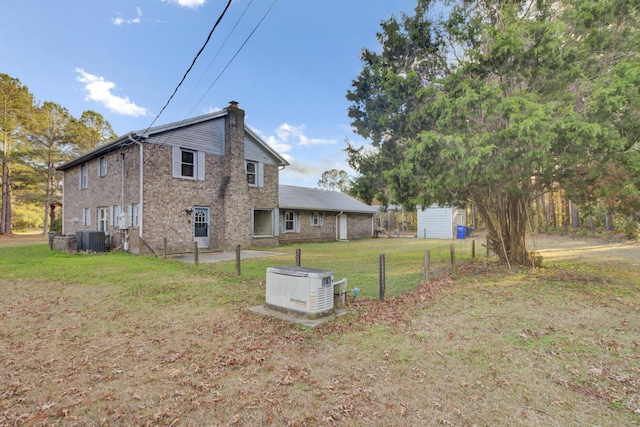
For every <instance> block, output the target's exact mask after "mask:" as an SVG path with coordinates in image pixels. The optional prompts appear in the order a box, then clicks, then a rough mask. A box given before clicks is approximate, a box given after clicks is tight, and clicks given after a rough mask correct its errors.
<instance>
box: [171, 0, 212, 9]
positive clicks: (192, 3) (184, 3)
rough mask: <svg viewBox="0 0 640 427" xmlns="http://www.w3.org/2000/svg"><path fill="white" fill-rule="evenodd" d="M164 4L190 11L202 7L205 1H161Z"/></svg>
mask: <svg viewBox="0 0 640 427" xmlns="http://www.w3.org/2000/svg"><path fill="white" fill-rule="evenodd" d="M162 1H163V2H166V3H174V4H177V5H179V6H181V7H188V8H191V9H196V8H198V7H200V6H204V4H205V3H206V2H207V0H162Z"/></svg>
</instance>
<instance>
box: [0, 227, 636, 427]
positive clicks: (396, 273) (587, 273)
mask: <svg viewBox="0 0 640 427" xmlns="http://www.w3.org/2000/svg"><path fill="white" fill-rule="evenodd" d="M541 240H543V239H541ZM448 243H449V242H446V243H445V244H442V243H440V246H437V244H436V243H432V242H425V241H419V240H415V239H411V240H410V239H380V240H373V241H372V240H369V241H357V242H350V243H327V244H316V245H297V246H286V247H281V248H278V249H277V250H278V251H280V252H283V254H284V255H282V256H279V257H272V258H262V259H254V260H246V261H244V262H243V265H242V271H243V275H242V276H240V277H238V276H236V275H235V264H234V263H225V264H209V265H206V264H201V265H199V266H197V267H196V266H194V265H192V264H185V263H181V262H178V261H175V260H162V259H158V258H151V257H135V256H130V255H127V254H122V253H114V254H106V255H92V256H87V255H71V256H69V255H65V254H62V253H57V252H50V251H48V249H47V246H46V244H41V243H40V244H29V245H16V244H7V243H6V241H0V293H1V295H2V298H0V354H2V359H1V360H0V425H53V424H58V425H174V426H177V425H184V426H191V425H193V426H200V425H250V426H253V425H256V426H258V425H277V426H281V425H282V426H284V425H290V426H303V425H320V426H322V425H348V426H371V425H380V426H388V425H394V426H416V425H458V426H466V425H469V426H471V425H523V426H530V425H540V426H548V425H558V426H564V425H600V426H618V425H638V424H640V391H639V390H640V322H639V320H640V267H639V266H638V259H640V248H639V247H638V245H625V246H621V247H620V248H617V249H616V252H615V253H616V254H620V253H624V255H625V256H621V257H617V256H615V257H614V256H613V255H612V254H609V253H608V254H607V256H603V255H602V254H603V252H602V251H596V250H595V249H594V250H591V249H590V248H587V249H585V247H582V249H581V251H582V252H577V249H576V246H575V245H574V246H572V244H571V241H568V240H558V241H555V242H554V240H549V241H547V242H544V241H543V242H537V245H538V246H537V247H538V248H540V249H541V251H542V252H543V254H544V255H545V261H546V262H545V265H546V268H543V269H538V270H521V271H514V272H509V271H506V269H504V268H503V267H499V266H496V265H494V264H493V263H492V262H485V260H484V259H483V258H482V259H478V260H476V262H474V263H470V262H468V261H469V260H470V250H469V241H464V242H455V243H456V245H459V246H457V247H456V258H457V259H462V260H463V261H464V260H465V259H466V260H467V261H466V262H461V263H460V265H459V266H458V268H457V271H456V275H455V278H452V277H451V275H450V274H448V270H447V269H448V268H449V267H448V266H447V265H448V262H449V257H450V252H449V246H448ZM579 243H580V242H576V244H579ZM554 244H555V245H556V246H553V245H554ZM430 245H431V246H430ZM545 245H546V246H545ZM296 248H301V249H302V265H304V266H308V267H316V268H326V269H331V270H333V271H334V274H335V278H336V279H339V278H342V277H347V278H348V280H349V288H350V289H351V288H353V287H355V286H357V287H359V288H360V289H361V290H362V294H361V295H362V297H359V298H358V299H357V300H356V301H355V303H352V304H351V305H350V306H349V307H348V312H347V314H346V315H344V316H342V317H340V318H337V319H335V320H334V321H332V322H329V323H327V324H325V325H323V326H320V327H318V328H315V329H308V328H304V327H301V326H297V325H293V324H289V323H286V322H284V321H281V320H277V319H272V318H268V317H263V316H260V315H257V314H254V313H252V312H249V311H248V310H247V309H248V308H249V307H251V306H255V305H258V304H261V303H262V302H263V301H264V271H265V269H266V267H268V266H277V265H285V264H288V265H291V264H293V262H294V256H295V249H296ZM558 248H561V250H560V249H558ZM425 249H430V250H431V257H432V266H433V269H434V271H435V272H438V273H439V274H438V275H437V277H435V278H434V279H432V280H431V281H430V282H429V283H428V284H426V285H422V286H419V281H420V278H421V277H422V259H423V254H424V250H425ZM596 249H606V247H605V246H602V248H600V247H598V248H596ZM545 250H546V253H545ZM380 253H385V256H386V262H387V268H386V270H387V298H386V299H385V301H378V300H377V297H378V293H377V292H378V287H377V286H378V284H377V280H378V255H379V254H380ZM578 253H580V254H584V257H582V256H583V255H580V257H577V255H576V254H578ZM590 253H596V254H597V256H595V257H591V258H589V257H588V255H589V254H590ZM629 253H630V254H631V255H630V256H627V255H628V254H629Z"/></svg>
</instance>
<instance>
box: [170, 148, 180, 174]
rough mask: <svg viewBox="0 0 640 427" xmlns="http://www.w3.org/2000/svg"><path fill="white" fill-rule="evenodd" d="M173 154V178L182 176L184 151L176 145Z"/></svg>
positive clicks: (172, 149)
mask: <svg viewBox="0 0 640 427" xmlns="http://www.w3.org/2000/svg"><path fill="white" fill-rule="evenodd" d="M171 156H172V168H171V176H172V177H173V178H180V177H181V176H182V170H181V168H180V165H181V164H182V153H181V151H180V147H176V146H175V145H174V146H172V147H171Z"/></svg>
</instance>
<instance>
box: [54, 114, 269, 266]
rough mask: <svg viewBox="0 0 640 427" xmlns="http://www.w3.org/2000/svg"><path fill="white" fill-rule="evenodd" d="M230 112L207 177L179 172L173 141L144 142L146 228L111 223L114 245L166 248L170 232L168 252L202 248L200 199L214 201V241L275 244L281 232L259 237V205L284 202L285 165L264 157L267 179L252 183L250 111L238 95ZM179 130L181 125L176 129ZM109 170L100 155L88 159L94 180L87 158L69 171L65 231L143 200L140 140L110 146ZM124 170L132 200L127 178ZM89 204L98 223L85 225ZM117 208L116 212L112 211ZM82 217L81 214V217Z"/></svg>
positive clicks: (210, 204) (220, 244)
mask: <svg viewBox="0 0 640 427" xmlns="http://www.w3.org/2000/svg"><path fill="white" fill-rule="evenodd" d="M227 111H228V114H227V115H226V116H225V138H226V141H225V155H224V156H217V155H213V154H206V155H205V177H204V178H205V179H204V180H193V179H179V178H173V175H172V167H173V165H172V148H171V146H169V145H162V144H153V143H143V163H144V166H143V168H144V171H143V172H144V189H143V198H144V200H143V203H142V206H140V222H141V223H142V239H140V237H139V232H140V228H139V227H133V226H132V225H131V222H129V223H128V225H129V227H128V228H127V229H126V230H121V229H120V228H119V227H117V226H115V225H110V226H109V227H108V230H107V231H108V232H109V233H110V234H112V236H113V237H112V238H111V241H112V242H113V247H112V249H116V250H118V249H122V248H123V246H124V242H125V241H126V242H127V243H128V246H129V250H130V251H131V252H132V253H136V254H138V253H142V254H144V253H150V252H151V251H150V249H149V248H151V249H153V251H154V252H155V253H156V254H161V253H162V251H163V249H164V242H165V239H166V249H167V253H181V252H191V251H193V248H194V243H193V241H194V238H193V232H194V224H193V220H194V216H193V208H194V207H203V208H208V209H209V217H210V233H209V234H210V242H209V246H210V248H212V249H222V250H230V249H233V248H235V247H236V245H241V246H242V247H250V246H273V245H276V244H277V243H278V238H277V236H273V237H266V238H255V239H254V238H252V229H251V225H252V224H251V221H252V213H253V209H254V208H257V209H274V210H275V209H277V207H278V198H279V195H278V188H279V187H278V184H279V180H278V176H279V173H278V167H277V166H276V165H269V164H265V165H264V186H263V187H259V188H258V187H255V188H254V187H250V186H249V184H248V183H247V177H246V173H245V158H244V134H245V130H244V111H243V110H241V109H239V108H238V107H237V105H236V104H235V103H232V104H231V105H230V106H229V107H228V108H227ZM175 132H179V129H178V130H175ZM106 158H107V174H106V175H105V176H98V159H93V160H90V161H88V162H87V167H88V173H89V176H88V188H85V189H80V188H79V176H80V166H76V167H72V168H70V169H67V170H66V171H65V173H64V179H65V186H64V202H63V210H64V213H63V231H64V233H66V234H70V233H75V232H76V231H78V230H97V229H98V218H97V213H98V208H99V207H109V208H110V211H111V210H112V208H113V207H114V206H123V209H124V211H125V212H126V213H127V217H128V221H131V217H130V209H129V207H130V206H131V205H132V204H138V203H139V200H140V192H139V188H140V174H139V164H140V146H139V144H131V145H128V146H117V147H114V149H113V151H111V152H109V153H108V154H106ZM123 176H124V203H123V201H122V195H123V180H122V178H123ZM84 208H89V209H90V212H91V223H90V224H88V225H83V209H84ZM110 213H111V212H110ZM76 220H77V221H76Z"/></svg>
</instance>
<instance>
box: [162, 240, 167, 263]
mask: <svg viewBox="0 0 640 427" xmlns="http://www.w3.org/2000/svg"><path fill="white" fill-rule="evenodd" d="M162 259H167V238H166V237H165V238H164V239H162Z"/></svg>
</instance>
